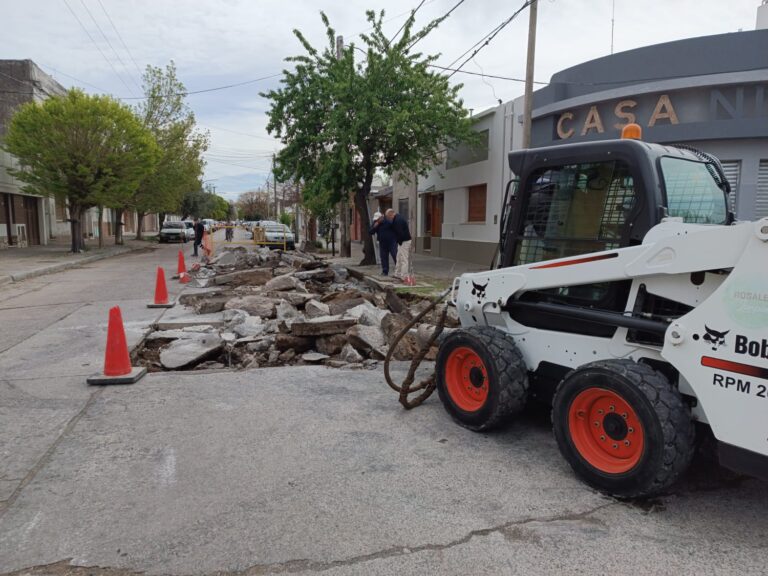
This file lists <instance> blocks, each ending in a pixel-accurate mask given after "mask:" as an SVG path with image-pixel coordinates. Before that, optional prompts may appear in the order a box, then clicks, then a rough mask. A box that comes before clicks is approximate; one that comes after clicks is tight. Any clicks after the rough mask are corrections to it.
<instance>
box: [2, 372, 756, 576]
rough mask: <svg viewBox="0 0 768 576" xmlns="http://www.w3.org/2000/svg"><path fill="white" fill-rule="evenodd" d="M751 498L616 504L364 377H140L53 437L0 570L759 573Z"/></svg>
mask: <svg viewBox="0 0 768 576" xmlns="http://www.w3.org/2000/svg"><path fill="white" fill-rule="evenodd" d="M403 369H404V366H402V365H401V366H400V367H399V368H398V370H399V371H400V373H402V370H403ZM212 378H215V381H212ZM766 496H768V485H766V484H765V483H761V482H757V481H753V480H744V481H740V482H738V483H724V484H722V485H714V486H713V485H708V486H706V487H705V488H703V489H698V488H696V487H695V486H694V487H688V486H686V485H683V486H681V487H678V488H677V489H676V492H675V494H673V495H671V496H668V497H666V498H663V499H659V500H657V501H655V506H646V507H640V506H637V505H634V504H626V503H620V502H617V501H614V500H611V499H608V498H606V497H604V496H602V495H599V494H596V493H595V492H593V491H591V490H589V489H587V488H586V487H585V486H584V485H582V484H581V483H580V482H579V481H578V480H576V478H575V477H574V476H573V475H572V473H571V471H570V469H569V468H568V467H567V466H566V465H565V464H564V463H563V461H562V460H561V458H560V456H559V454H558V451H557V448H556V446H555V443H554V441H553V439H552V436H551V432H550V430H549V424H548V422H547V419H546V417H543V416H538V415H536V414H535V413H534V414H532V415H529V416H527V417H525V418H523V419H520V420H518V421H517V422H516V423H514V424H513V425H512V426H511V427H510V428H509V429H508V430H506V431H503V432H499V433H495V434H474V433H472V432H469V431H467V430H465V429H463V428H460V427H458V426H456V425H455V424H453V423H452V422H451V421H450V419H449V418H448V416H447V415H446V414H445V412H444V411H443V409H442V407H441V406H440V405H439V402H438V401H437V399H436V398H435V397H432V398H431V399H430V400H428V401H427V403H426V404H425V405H424V406H422V407H420V408H418V409H417V410H414V411H412V412H406V411H404V410H402V409H401V408H400V407H399V405H398V404H397V399H396V397H395V395H393V394H392V393H391V391H390V390H389V389H388V388H387V387H386V384H385V383H384V382H383V379H382V377H381V375H380V373H379V372H378V371H375V372H371V371H365V370H364V371H351V370H334V369H330V368H325V367H309V366H307V367H293V368H282V369H263V370H255V371H245V372H239V373H222V372H218V373H216V374H215V375H213V374H195V373H183V374H164V373H156V374H150V375H148V376H147V377H146V378H145V379H144V380H143V381H142V383H140V384H139V385H137V386H133V387H126V388H109V389H105V390H104V391H103V392H102V393H101V394H100V395H99V396H98V397H97V398H95V400H94V402H93V403H92V405H91V407H90V408H89V409H88V410H87V412H86V413H85V414H84V415H83V416H82V417H81V418H80V420H79V422H78V424H77V426H76V427H75V428H74V429H73V430H72V432H71V433H70V434H68V435H67V436H66V437H65V438H64V439H63V440H62V441H61V442H60V443H59V445H58V447H57V449H56V451H55V453H53V454H52V455H51V458H50V461H49V463H48V464H47V465H46V466H45V467H44V468H42V469H41V470H40V471H39V472H38V474H37V476H36V477H35V479H34V480H33V481H32V482H30V483H29V485H28V486H27V487H26V488H25V489H24V490H23V491H22V493H21V494H20V495H19V497H18V498H17V499H16V501H15V502H14V504H13V505H12V506H11V507H10V508H9V509H8V510H7V511H6V513H5V515H4V516H2V518H0V550H2V551H3V553H2V554H0V571H3V572H7V571H13V570H19V569H22V568H25V567H32V566H41V565H44V564H49V563H53V562H59V561H62V560H65V559H68V558H71V559H72V560H71V563H72V564H74V565H79V566H90V567H93V568H91V569H89V573H92V574H101V573H102V572H101V571H104V572H103V573H104V574H108V573H114V572H108V571H107V568H109V569H110V570H115V569H124V570H131V571H140V572H145V573H146V574H150V575H151V574H190V575H191V574H214V573H217V574H230V573H232V574H234V573H238V574H243V573H245V574H268V573H282V572H290V573H297V574H314V573H316V572H320V571H322V572H324V573H329V574H466V573H471V574H499V573H508V574H551V573H557V572H561V573H573V572H575V571H577V572H579V573H585V574H590V573H604V572H605V571H606V551H610V572H611V573H615V574H627V573H648V574H658V573H670V574H671V573H674V574H702V573H709V574H718V573H720V574H733V573H738V574H761V573H763V571H764V567H765V556H764V550H765V547H766V546H768V515H766V514H765V512H766V502H768V498H766ZM97 567H98V568H97ZM40 573H46V570H43V571H42V572H40ZM62 574H63V572H62Z"/></svg>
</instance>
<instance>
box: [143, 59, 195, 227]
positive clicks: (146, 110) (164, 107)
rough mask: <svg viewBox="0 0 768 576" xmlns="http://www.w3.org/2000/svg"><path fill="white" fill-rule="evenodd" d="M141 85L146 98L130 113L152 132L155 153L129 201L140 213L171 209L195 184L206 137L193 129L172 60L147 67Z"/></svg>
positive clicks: (191, 116)
mask: <svg viewBox="0 0 768 576" xmlns="http://www.w3.org/2000/svg"><path fill="white" fill-rule="evenodd" d="M143 84H144V95H145V96H146V99H145V100H143V101H142V102H141V103H140V104H138V105H137V106H136V109H135V110H136V114H137V116H139V118H141V121H142V122H143V123H144V126H146V127H147V129H148V130H150V131H151V132H152V134H153V135H154V137H155V139H156V140H157V143H158V145H159V148H160V151H161V154H160V158H159V161H158V163H157V165H156V167H155V169H154V170H153V171H152V172H151V173H149V174H148V175H147V177H146V178H144V179H143V180H142V182H141V184H140V186H139V188H138V189H137V190H136V192H135V194H134V195H133V197H132V199H131V203H130V204H131V207H133V208H135V209H136V210H137V211H138V212H140V213H148V212H175V211H177V210H179V209H180V206H181V202H182V198H183V197H184V195H185V194H186V193H188V192H189V191H190V190H196V189H198V188H199V187H200V180H201V177H202V173H203V168H204V166H205V161H204V160H203V153H204V152H205V151H206V150H207V149H208V144H209V136H208V133H207V132H200V131H198V130H197V129H196V125H195V115H194V113H193V112H192V110H191V109H190V108H189V106H187V104H186V102H185V101H184V94H185V92H186V88H185V87H184V84H183V83H182V82H181V81H180V80H179V79H178V78H177V76H176V66H175V64H174V63H173V61H171V63H170V64H168V65H167V66H166V68H165V70H163V69H162V68H159V67H153V66H147V69H146V71H145V72H144V82H143Z"/></svg>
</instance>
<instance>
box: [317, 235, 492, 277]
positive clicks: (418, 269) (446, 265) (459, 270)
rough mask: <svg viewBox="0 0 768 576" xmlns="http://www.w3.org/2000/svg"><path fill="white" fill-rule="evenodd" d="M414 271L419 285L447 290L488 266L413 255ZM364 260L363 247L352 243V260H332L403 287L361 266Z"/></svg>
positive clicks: (375, 269)
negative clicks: (467, 273) (466, 276)
mask: <svg viewBox="0 0 768 576" xmlns="http://www.w3.org/2000/svg"><path fill="white" fill-rule="evenodd" d="M412 258H413V269H414V275H415V278H416V282H417V283H418V285H425V286H426V285H429V286H432V287H435V288H437V289H441V288H447V287H448V286H450V284H451V282H452V281H453V279H454V278H455V277H456V276H461V275H462V274H464V273H465V272H482V271H483V270H488V268H489V267H488V266H483V265H480V264H473V263H472V262H462V261H460V260H449V259H448V258H438V257H436V256H430V255H429V254H419V253H415V252H414V253H413V256H412ZM362 259H363V246H362V244H360V243H356V242H353V243H352V258H338V257H337V258H331V260H332V261H333V262H338V263H339V264H343V265H344V266H347V267H349V268H354V269H355V270H359V271H360V272H362V273H364V274H366V275H368V276H372V277H374V278H375V279H376V280H378V281H380V282H382V283H385V284H386V283H392V284H393V285H394V286H402V282H400V281H399V280H396V279H394V278H392V277H387V276H383V275H382V274H381V267H380V266H379V265H374V266H359V265H358V262H360V260H362ZM393 270H394V264H392V263H390V273H391V272H392V271H393Z"/></svg>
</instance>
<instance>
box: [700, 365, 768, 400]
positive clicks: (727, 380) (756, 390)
mask: <svg viewBox="0 0 768 576" xmlns="http://www.w3.org/2000/svg"><path fill="white" fill-rule="evenodd" d="M701 365H702V366H706V367H708V368H716V369H719V370H727V371H729V372H735V373H737V374H744V375H745V376H755V377H757V378H760V379H762V380H768V370H766V369H765V368H760V367H758V366H750V365H749V364H741V363H740V362H731V361H729V360H721V359H719V358H712V357H710V356H704V357H702V359H701ZM712 385H713V386H719V387H720V388H723V389H725V390H733V391H734V392H740V393H742V394H750V395H754V396H757V397H758V398H768V387H766V385H765V384H756V385H753V384H752V381H751V380H747V379H741V378H736V377H734V376H728V375H726V374H720V373H719V372H715V373H714V374H713V375H712Z"/></svg>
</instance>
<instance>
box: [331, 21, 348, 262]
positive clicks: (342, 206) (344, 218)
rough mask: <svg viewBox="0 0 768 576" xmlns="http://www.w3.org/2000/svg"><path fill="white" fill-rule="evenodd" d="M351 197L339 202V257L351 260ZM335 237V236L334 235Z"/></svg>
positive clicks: (339, 46) (339, 43)
mask: <svg viewBox="0 0 768 576" xmlns="http://www.w3.org/2000/svg"><path fill="white" fill-rule="evenodd" d="M343 54H344V37H343V36H336V58H337V59H338V60H340V59H341V58H342V56H343ZM348 199H349V195H348V193H347V191H346V190H342V191H341V202H339V212H340V215H339V216H340V218H339V220H340V222H339V224H340V226H341V238H340V239H339V240H340V241H341V246H339V255H340V256H341V257H342V258H350V257H351V256H352V243H351V241H350V238H349V208H348V202H347V200H348ZM334 236H335V234H334Z"/></svg>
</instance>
